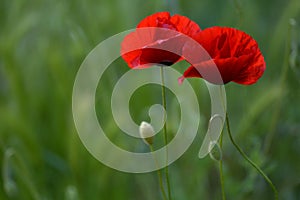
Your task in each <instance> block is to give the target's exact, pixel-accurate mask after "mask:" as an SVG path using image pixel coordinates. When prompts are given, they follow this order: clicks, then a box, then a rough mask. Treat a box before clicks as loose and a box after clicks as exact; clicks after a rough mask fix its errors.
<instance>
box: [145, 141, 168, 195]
mask: <svg viewBox="0 0 300 200" xmlns="http://www.w3.org/2000/svg"><path fill="white" fill-rule="evenodd" d="M149 148H150V151H151V152H153V146H152V145H149ZM154 160H155V163H156V165H157V160H156V158H155V157H154ZM157 176H158V182H159V188H160V191H161V194H162V196H163V199H164V200H167V199H168V198H167V195H166V192H165V189H164V185H163V181H162V175H161V171H160V170H157Z"/></svg>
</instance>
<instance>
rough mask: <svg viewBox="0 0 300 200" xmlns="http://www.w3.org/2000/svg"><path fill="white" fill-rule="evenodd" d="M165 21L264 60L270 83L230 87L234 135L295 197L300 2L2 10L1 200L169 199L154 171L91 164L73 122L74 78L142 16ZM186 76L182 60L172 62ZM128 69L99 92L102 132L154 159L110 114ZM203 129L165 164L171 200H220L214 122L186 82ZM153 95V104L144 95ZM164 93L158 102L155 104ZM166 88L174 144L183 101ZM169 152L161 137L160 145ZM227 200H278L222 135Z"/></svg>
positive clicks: (19, 1)
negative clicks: (242, 37)
mask: <svg viewBox="0 0 300 200" xmlns="http://www.w3.org/2000/svg"><path fill="white" fill-rule="evenodd" d="M164 10H166V11H170V12H171V13H173V14H174V13H178V14H181V15H184V16H187V17H189V18H190V19H192V20H193V21H195V22H197V23H198V24H199V25H200V27H201V28H202V29H205V28H207V27H211V26H227V27H235V28H238V29H240V30H243V31H245V32H246V33H248V34H250V35H251V36H252V37H253V38H255V40H256V41H257V42H258V44H259V47H260V49H261V51H262V53H263V55H264V57H265V60H266V66H267V67H266V71H265V73H264V75H263V77H262V78H261V79H260V80H259V81H258V82H257V83H256V84H253V85H250V86H243V85H238V84H235V83H228V84H226V86H225V88H226V96H227V111H228V114H229V116H230V123H231V124H230V125H231V130H232V134H233V136H234V138H235V140H236V142H237V143H238V144H239V145H240V147H241V148H242V149H243V150H244V151H245V153H246V154H247V155H248V156H249V157H250V158H251V159H252V160H253V161H254V162H256V163H257V164H258V165H259V166H260V167H261V168H262V169H263V170H264V171H265V173H266V174H267V175H268V176H269V177H270V179H271V180H272V181H273V183H274V184H275V185H276V187H277V189H278V192H279V199H282V200H298V199H300V159H299V157H300V148H299V147H300V106H299V99H300V89H299V88H300V87H299V86H300V3H299V0H287V1H283V0H272V1H271V0H266V1H259V0H252V1H247V0H212V1H208V0H199V1H196V0H190V1H184V0H168V1H163V0H143V1H141V0H99V1H95V0H94V1H80V0H74V1H67V0H61V1H58V0H51V1H50V0H31V1H24V0H15V1H9V0H2V1H1V2H0V170H1V175H0V199H3V200H6V199H12V200H14V199H22V200H27V199H36V200H37V199H38V200H39V199H45V200H46V199H47V200H48V199H49V200H50V199H65V200H80V199H88V200H94V199H103V200H106V199H112V200H113V199H115V200H123V199H124V200H127V199H130V200H131V199H145V200H153V199H162V198H161V196H160V191H159V187H158V182H157V177H156V172H150V173H142V174H132V173H124V172H120V171H117V170H114V169H111V168H109V167H107V166H105V165H104V164H102V163H101V162H99V161H98V160H96V159H95V158H94V157H93V156H92V155H91V154H90V153H89V152H88V151H87V149H86V148H85V147H84V145H83V144H82V142H81V140H80V138H79V136H78V134H77V131H76V128H75V125H74V121H73V115H72V90H73V84H74V80H75V77H76V73H77V71H78V69H79V67H80V65H81V63H82V62H83V60H84V59H85V57H86V56H87V55H88V53H89V52H90V51H91V50H92V49H93V48H94V47H95V46H96V45H97V44H99V43H100V42H101V41H104V40H105V39H107V38H108V37H110V36H112V35H115V34H117V33H119V32H122V31H125V30H128V29H132V28H135V26H136V25H137V23H138V22H139V21H140V20H141V19H143V18H145V17H146V16H148V15H150V14H152V13H155V12H158V11H164ZM172 67H174V68H175V69H177V70H178V71H180V72H183V70H182V69H183V68H186V67H188V64H187V63H185V62H180V63H177V64H175V65H174V66H172ZM128 70H130V69H129V68H128V66H127V65H126V63H125V62H124V61H123V60H122V59H121V58H118V59H117V60H116V61H114V62H113V63H112V64H111V65H110V67H109V69H108V70H107V71H105V73H104V76H103V79H101V81H100V82H99V86H98V88H97V94H96V99H95V101H96V111H97V116H98V118H99V123H100V124H101V125H102V126H103V129H104V130H105V132H107V133H109V135H108V137H109V138H110V139H111V141H113V142H114V143H115V144H117V145H118V146H120V147H122V148H124V149H127V150H130V151H137V152H139V151H140V152H144V151H147V146H145V144H144V143H143V142H142V141H141V140H139V139H133V138H130V137H128V136H124V134H123V133H122V131H121V130H120V129H119V128H118V126H117V125H116V123H115V122H114V119H113V117H112V113H111V111H110V109H108V108H109V106H110V100H111V93H112V90H113V88H114V84H115V83H116V82H117V80H118V79H119V78H120V77H121V76H122V74H124V73H126V72H127V71H128ZM189 81H190V83H191V84H192V86H193V88H194V90H195V91H197V92H196V93H197V96H198V99H199V102H200V103H199V108H200V110H201V123H200V126H199V129H198V134H197V137H196V139H195V140H194V142H193V144H192V145H191V147H190V148H189V149H188V150H187V151H186V152H185V154H184V155H183V156H182V157H181V158H180V159H178V160H177V161H176V162H174V163H173V164H171V165H170V166H169V171H170V181H171V188H172V196H173V199H175V200H187V199H191V200H193V199H195V200H196V199H204V200H207V199H209V200H218V199H221V187H220V181H219V172H218V167H219V165H218V162H216V161H215V160H213V159H211V158H210V157H209V156H207V157H205V158H204V159H199V158H198V156H197V154H198V151H199V148H200V144H201V141H202V140H203V137H204V134H205V130H206V129H207V126H208V120H209V117H210V98H209V95H208V91H207V88H206V86H205V83H204V82H203V80H202V79H190V80H189ZM150 93H151V95H149V94H150ZM155 94H157V95H155ZM160 94H161V91H160V87H159V86H157V85H146V86H143V87H141V88H140V89H138V90H137V91H136V92H135V93H134V95H133V96H132V98H131V101H130V105H129V109H130V113H131V116H132V118H133V120H134V121H135V122H136V123H137V124H139V123H140V122H141V121H143V120H148V108H149V106H151V105H152V104H155V103H159V104H160V103H161V96H160ZM173 96H174V95H173V94H172V93H171V92H170V91H169V90H167V106H168V116H170V117H169V118H168V120H167V124H168V130H169V132H170V134H171V135H170V138H171V137H172V136H174V135H173V134H174V133H176V130H177V128H178V113H179V111H178V102H177V101H176V98H173ZM156 141H157V143H156V148H159V147H160V146H162V145H163V144H162V134H161V133H159V134H158V136H157V138H156ZM222 155H223V170H224V182H225V192H226V197H227V199H232V200H250V199H258V200H263V199H273V192H272V190H271V189H270V187H269V185H268V184H267V183H266V182H265V180H264V179H263V178H262V177H261V176H260V174H258V173H257V171H256V170H255V169H254V168H253V167H251V166H250V165H249V163H247V162H246V161H245V160H244V159H243V158H242V157H241V156H240V154H239V153H238V152H237V150H236V149H235V148H234V146H233V145H232V143H231V142H230V140H229V137H228V134H227V132H226V129H224V135H223V147H222Z"/></svg>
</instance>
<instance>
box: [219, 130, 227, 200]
mask: <svg viewBox="0 0 300 200" xmlns="http://www.w3.org/2000/svg"><path fill="white" fill-rule="evenodd" d="M219 145H220V149H221V151H222V146H223V131H222V133H221V137H220V142H219ZM219 173H220V183H221V190H222V200H226V195H225V186H224V176H223V158H222V157H221V159H220V161H219Z"/></svg>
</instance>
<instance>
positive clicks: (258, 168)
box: [226, 113, 278, 200]
mask: <svg viewBox="0 0 300 200" xmlns="http://www.w3.org/2000/svg"><path fill="white" fill-rule="evenodd" d="M226 126H227V131H228V134H229V138H230V140H231V142H232V144H233V145H234V146H235V148H236V149H237V150H238V152H239V153H240V154H241V155H242V156H243V158H244V159H245V160H246V161H248V162H249V163H250V164H251V165H252V166H253V167H254V168H255V169H256V170H257V171H258V172H259V173H260V174H261V175H262V177H263V178H264V179H265V180H266V181H267V182H268V184H269V185H270V187H271V188H272V190H273V192H274V196H275V200H278V191H277V189H276V187H275V186H274V184H273V183H272V181H271V179H269V177H268V176H267V175H266V174H265V173H264V172H263V171H262V170H261V169H260V167H259V166H258V165H257V164H255V163H254V162H253V161H252V160H250V158H249V157H248V156H247V155H246V154H245V153H244V151H243V150H242V149H241V148H240V147H239V145H238V144H237V143H236V142H235V141H234V139H233V137H232V135H231V131H230V125H229V118H228V114H227V113H226Z"/></svg>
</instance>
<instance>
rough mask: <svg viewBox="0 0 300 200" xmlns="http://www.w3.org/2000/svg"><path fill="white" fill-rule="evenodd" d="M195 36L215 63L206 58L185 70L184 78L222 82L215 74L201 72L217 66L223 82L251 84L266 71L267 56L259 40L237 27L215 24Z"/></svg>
mask: <svg viewBox="0 0 300 200" xmlns="http://www.w3.org/2000/svg"><path fill="white" fill-rule="evenodd" d="M196 38H197V41H198V42H199V43H200V44H201V45H202V46H203V47H204V48H205V49H206V50H207V52H208V53H209V55H210V56H211V57H212V60H213V61H214V63H212V62H208V61H206V62H203V63H199V64H197V65H195V67H190V68H188V69H187V70H186V71H185V73H184V77H204V79H206V80H208V81H210V82H212V83H215V84H222V83H221V82H220V81H216V79H215V78H214V76H213V75H212V74H211V75H207V77H205V76H203V74H202V73H205V72H208V71H211V70H212V69H209V67H214V66H215V65H216V66H217V67H218V70H219V72H220V74H221V76H222V79H223V82H224V83H228V82H230V81H234V82H237V83H240V84H245V85H249V84H253V83H255V82H256V81H257V80H258V79H259V78H260V77H261V76H262V74H263V73H264V70H265V67H266V66H265V61H264V58H263V56H262V54H261V52H260V50H259V48H258V45H257V43H256V41H255V40H254V39H253V38H252V37H251V36H249V35H247V34H246V33H244V32H242V31H239V30H237V29H234V28H226V27H225V28H222V27H212V28H208V29H205V30H203V31H202V32H200V33H199V34H198V35H197V37H196ZM199 56H200V55H199ZM208 63H210V64H209V65H208ZM213 64H215V65H213ZM198 71H200V72H201V74H202V75H200V73H199V72H198Z"/></svg>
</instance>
